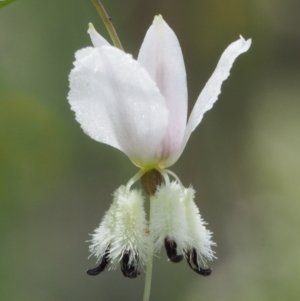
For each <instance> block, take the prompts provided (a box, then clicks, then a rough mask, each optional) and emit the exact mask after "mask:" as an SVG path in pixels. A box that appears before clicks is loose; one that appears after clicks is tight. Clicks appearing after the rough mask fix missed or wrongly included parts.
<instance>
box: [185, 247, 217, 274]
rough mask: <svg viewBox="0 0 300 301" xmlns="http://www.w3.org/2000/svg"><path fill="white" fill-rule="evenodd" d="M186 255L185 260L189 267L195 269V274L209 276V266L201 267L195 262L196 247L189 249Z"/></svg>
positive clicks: (210, 271)
mask: <svg viewBox="0 0 300 301" xmlns="http://www.w3.org/2000/svg"><path fill="white" fill-rule="evenodd" d="M186 256H187V262H188V264H189V266H190V268H191V269H192V270H193V271H195V272H196V273H197V274H200V275H202V276H209V275H210V274H211V273H212V269H211V268H207V269H203V268H201V266H199V264H198V262H197V252H196V249H195V248H193V250H192V251H191V250H189V251H187V252H186Z"/></svg>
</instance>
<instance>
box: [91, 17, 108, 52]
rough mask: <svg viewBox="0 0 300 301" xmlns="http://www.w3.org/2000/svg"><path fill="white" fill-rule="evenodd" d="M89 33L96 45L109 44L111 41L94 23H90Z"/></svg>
mask: <svg viewBox="0 0 300 301" xmlns="http://www.w3.org/2000/svg"><path fill="white" fill-rule="evenodd" d="M88 33H89V35H90V37H91V40H92V43H93V45H94V47H101V46H105V45H109V43H108V42H107V41H106V40H105V39H104V38H103V37H102V36H101V35H100V34H99V33H98V32H97V31H96V29H95V28H94V26H93V24H92V23H89V29H88Z"/></svg>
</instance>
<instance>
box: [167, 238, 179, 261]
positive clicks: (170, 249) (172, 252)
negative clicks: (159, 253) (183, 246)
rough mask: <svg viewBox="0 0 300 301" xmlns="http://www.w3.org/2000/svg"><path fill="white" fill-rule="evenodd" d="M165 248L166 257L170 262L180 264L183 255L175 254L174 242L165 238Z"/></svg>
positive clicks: (175, 246) (175, 245)
mask: <svg viewBox="0 0 300 301" xmlns="http://www.w3.org/2000/svg"><path fill="white" fill-rule="evenodd" d="M165 248H166V252H167V255H168V257H169V259H170V260H171V261H172V262H180V261H181V260H182V259H183V255H178V254H177V244H176V242H175V241H174V240H169V239H168V238H165Z"/></svg>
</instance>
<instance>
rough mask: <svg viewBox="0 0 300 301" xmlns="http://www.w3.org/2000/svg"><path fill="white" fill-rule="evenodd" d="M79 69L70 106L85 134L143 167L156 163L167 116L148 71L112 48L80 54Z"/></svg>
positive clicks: (72, 77) (72, 76)
mask: <svg viewBox="0 0 300 301" xmlns="http://www.w3.org/2000/svg"><path fill="white" fill-rule="evenodd" d="M74 65H75V67H74V69H73V70H72V71H71V73H70V76H69V80H70V92H69V95H68V100H69V103H70V105H71V108H72V110H73V111H75V113H76V119H77V121H78V122H79V123H80V125H81V127H82V128H83V130H84V131H85V133H86V134H88V135H89V136H90V137H91V138H93V139H95V140H97V141H99V142H102V143H106V144H108V145H111V146H113V147H115V148H118V149H120V150H121V151H123V152H124V153H125V154H127V155H128V156H129V158H130V159H131V160H132V161H133V163H134V164H136V165H138V166H144V165H147V164H148V163H149V164H151V163H152V164H153V163H156V162H157V161H158V160H159V158H160V151H161V144H162V139H163V137H164V135H165V132H166V129H167V124H168V111H167V108H166V104H165V100H164V98H163V96H162V95H161V94H160V92H159V90H158V88H157V86H156V85H155V83H154V82H153V80H152V79H151V78H150V76H149V74H148V73H147V71H146V70H145V69H144V68H142V67H141V66H140V64H139V63H138V62H137V61H135V60H134V59H133V58H132V57H131V55H128V54H125V53H124V52H123V51H120V50H119V49H116V48H115V47H112V46H102V47H100V48H92V47H90V48H85V49H82V50H79V51H77V53H76V61H75V63H74Z"/></svg>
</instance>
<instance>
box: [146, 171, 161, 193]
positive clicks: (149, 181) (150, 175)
mask: <svg viewBox="0 0 300 301" xmlns="http://www.w3.org/2000/svg"><path fill="white" fill-rule="evenodd" d="M162 181H163V178H162V175H161V173H160V172H159V171H157V170H156V169H151V170H149V171H147V172H146V173H145V174H144V175H143V176H142V177H141V184H142V187H143V189H144V190H145V192H146V193H147V194H149V195H154V194H155V192H156V190H157V186H160V185H161V184H162Z"/></svg>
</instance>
